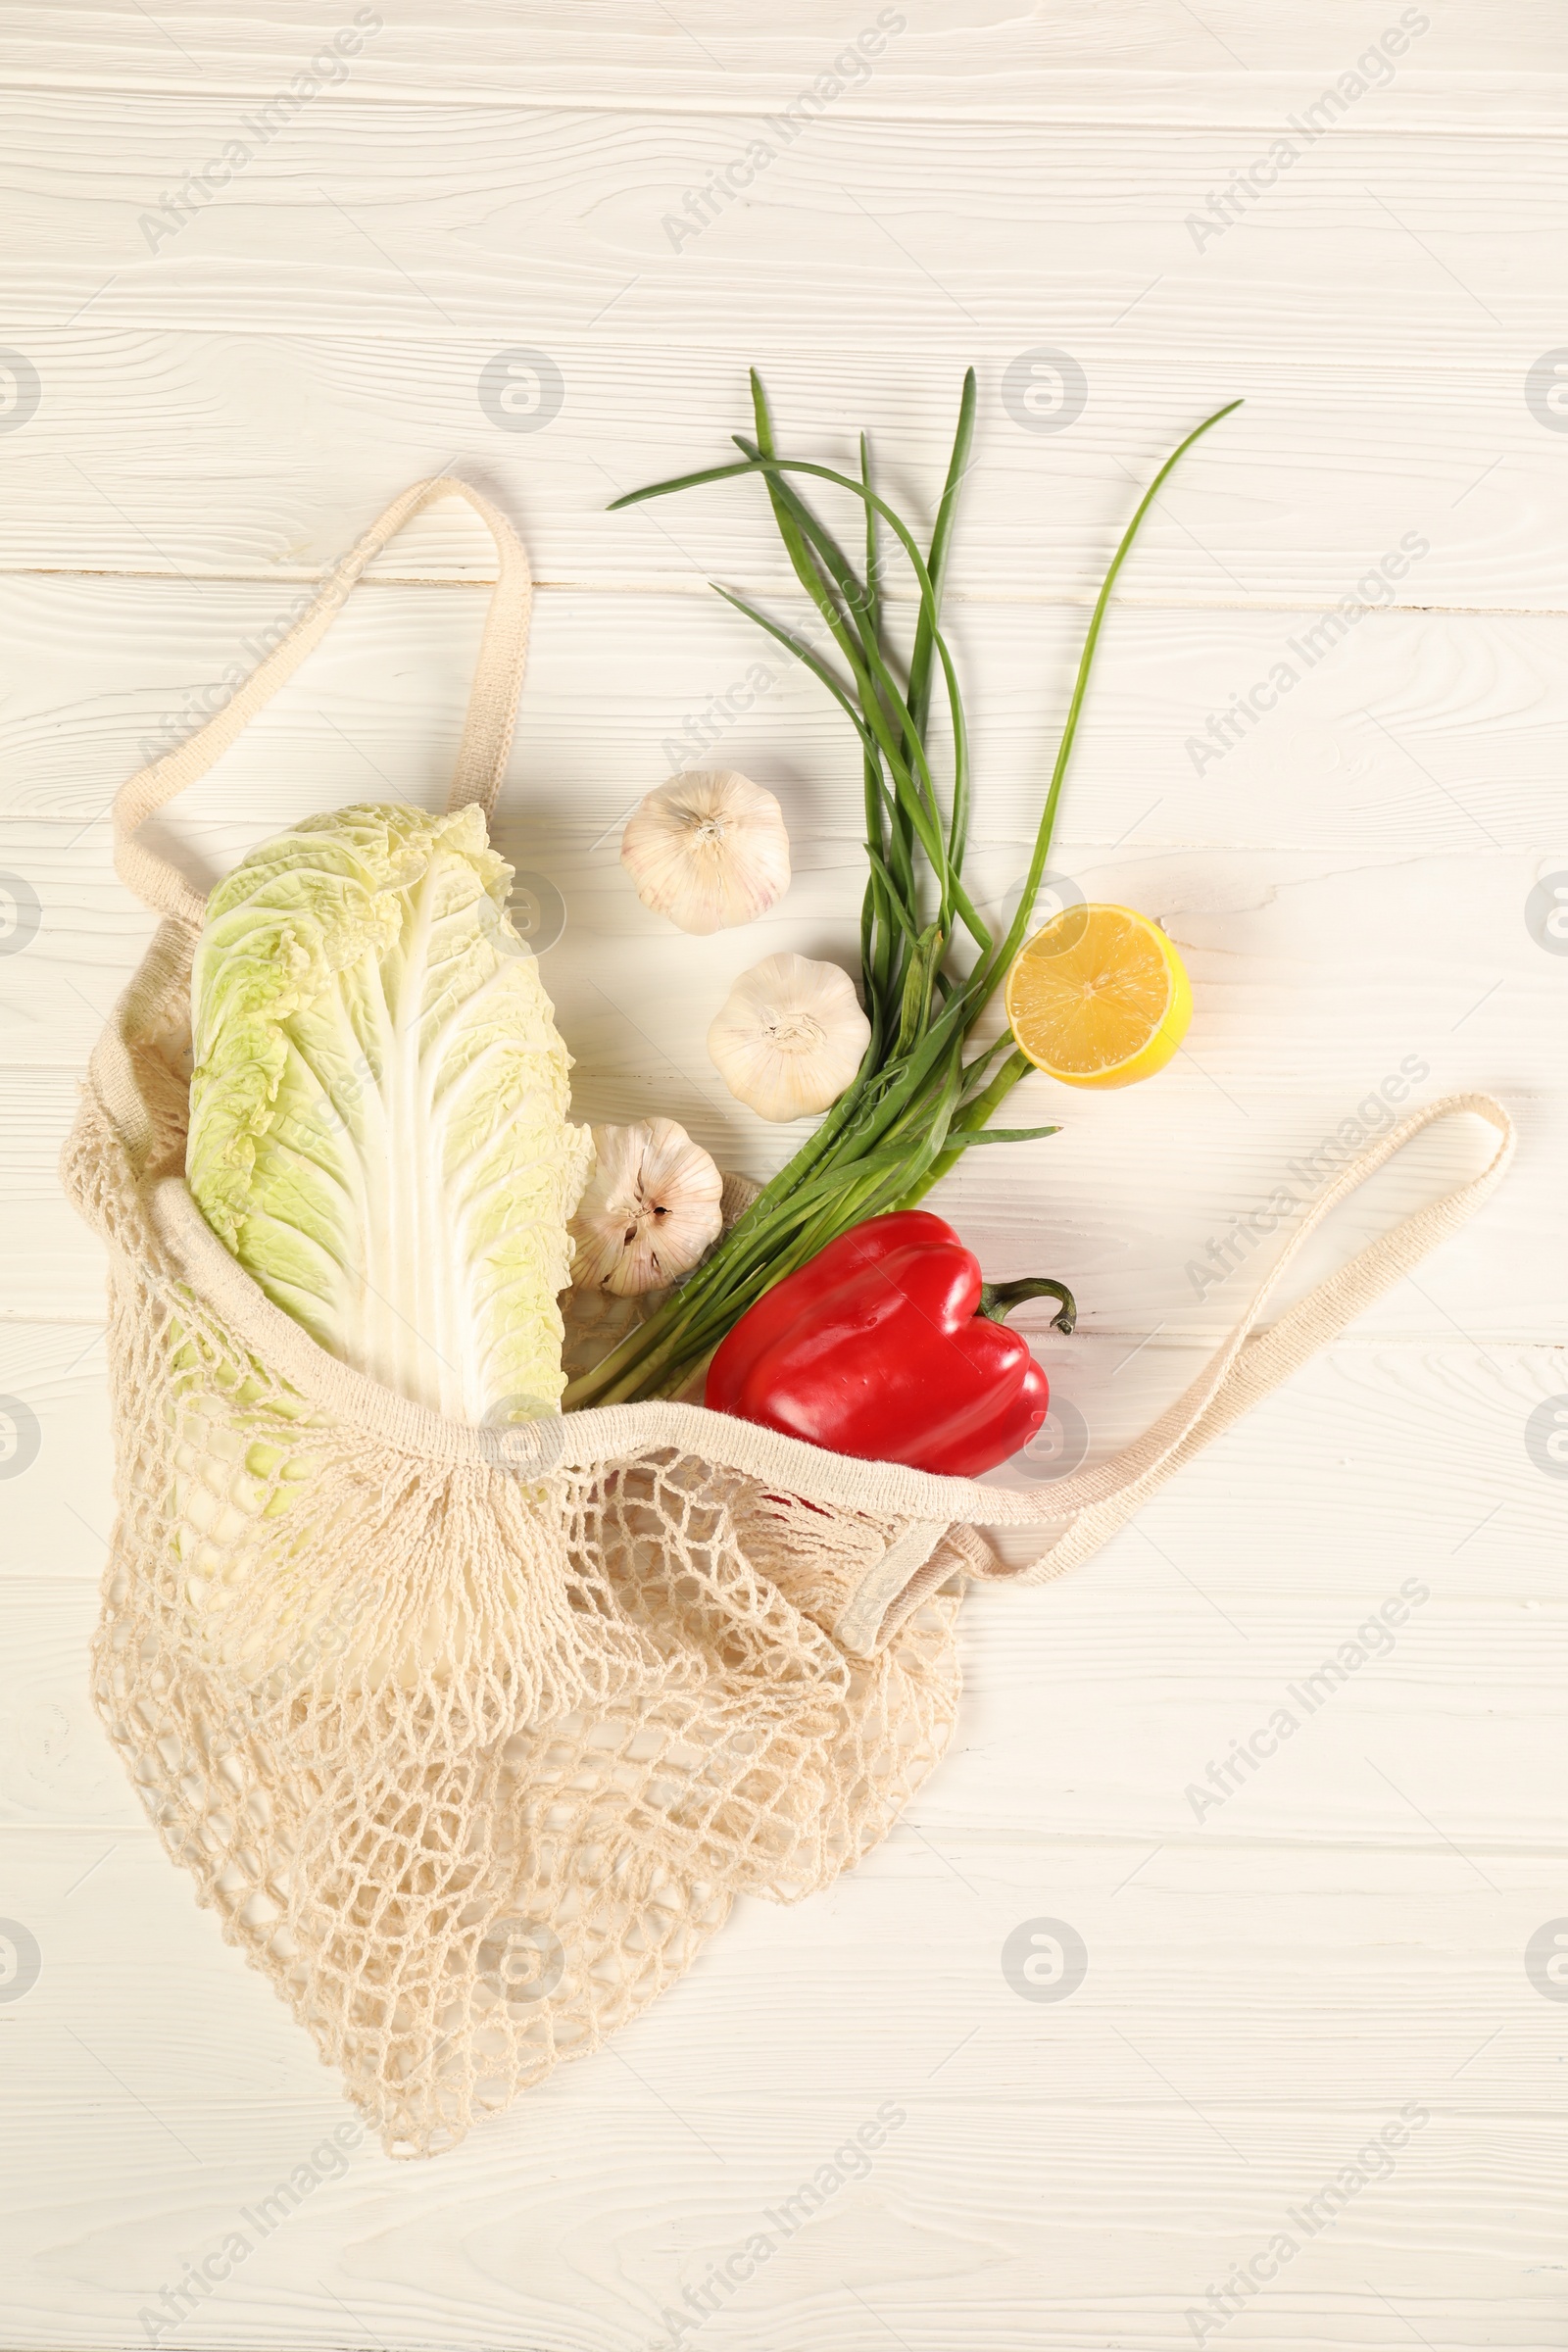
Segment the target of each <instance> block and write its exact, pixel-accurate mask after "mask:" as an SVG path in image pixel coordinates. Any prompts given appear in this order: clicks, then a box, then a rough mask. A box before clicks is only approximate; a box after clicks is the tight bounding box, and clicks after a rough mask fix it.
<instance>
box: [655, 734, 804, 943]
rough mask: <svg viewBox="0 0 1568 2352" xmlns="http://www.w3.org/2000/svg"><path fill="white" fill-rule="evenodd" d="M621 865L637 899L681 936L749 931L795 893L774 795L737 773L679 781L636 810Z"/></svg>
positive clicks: (706, 772)
mask: <svg viewBox="0 0 1568 2352" xmlns="http://www.w3.org/2000/svg"><path fill="white" fill-rule="evenodd" d="M620 862H621V864H622V865H623V866H624V867H625V868H626V871H627V873H628V874H630V876H631V878H632V880H633V882H634V883H635V884H636V885H637V896H638V897H639V898H640V899H641V901H642V903H643V905H644V906H645V907H652V908H653V910H654V912H655V913H656V914H667V915H668V917H669V919H670V921H671V922H672V923H675V924H678V925H679V927H680V929H681V930H682V931H695V932H709V931H727V930H728V929H729V928H730V926H731V925H732V924H734V923H750V922H753V921H755V920H756V918H757V916H758V915H760V914H762V913H764V912H765V911H766V909H767V908H768V907H771V906H772V904H773V901H774V900H775V899H777V898H782V896H783V894H784V893H785V891H786V890H788V888H789V886H790V839H789V835H788V834H787V833H786V832H785V830H784V818H783V815H782V813H781V811H780V809H779V805H778V803H777V801H776V800H774V798H773V795H772V794H771V793H770V792H767V791H765V790H764V789H763V787H762V786H761V785H760V784H753V783H751V782H750V781H749V780H748V778H747V777H745V776H738V775H736V773H735V771H734V770H733V768H727V767H715V768H705V769H701V770H698V771H696V772H694V773H693V774H691V775H687V776H674V777H672V778H671V779H670V781H669V782H668V783H667V784H661V785H660V786H659V788H658V790H657V791H656V792H651V793H650V794H649V795H648V797H647V799H646V800H645V801H643V802H641V803H640V804H639V806H638V807H637V808H636V809H633V811H632V814H631V817H630V819H629V821H628V823H627V826H626V830H625V832H624V833H623V834H622V836H621V842H620Z"/></svg>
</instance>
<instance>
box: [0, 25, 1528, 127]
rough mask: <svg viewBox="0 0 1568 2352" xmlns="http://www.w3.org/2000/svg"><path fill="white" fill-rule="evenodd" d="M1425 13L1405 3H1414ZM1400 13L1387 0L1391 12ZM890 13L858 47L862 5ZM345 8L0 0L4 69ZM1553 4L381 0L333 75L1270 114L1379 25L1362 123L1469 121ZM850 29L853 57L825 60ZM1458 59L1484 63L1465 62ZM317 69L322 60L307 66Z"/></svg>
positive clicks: (247, 53)
mask: <svg viewBox="0 0 1568 2352" xmlns="http://www.w3.org/2000/svg"><path fill="white" fill-rule="evenodd" d="M1419 13H1420V14H1423V15H1425V14H1426V12H1425V11H1422V12H1419ZM1410 14H1411V12H1408V11H1406V12H1405V16H1406V19H1407V20H1408V18H1409V16H1410ZM890 16H896V17H899V18H902V19H903V20H904V22H903V25H902V26H901V27H900V28H899V29H897V30H894V31H891V32H890V34H889V35H888V37H886V38H885V39H884V40H883V41H882V42H881V43H880V45H879V44H878V43H877V41H876V39H875V37H874V35H875V32H876V28H877V26H878V24H879V20H880V21H881V23H882V24H883V25H886V23H887V20H888V18H889V17H890ZM350 22H352V12H350V11H346V10H345V11H341V12H338V13H337V14H335V15H331V16H329V17H328V16H323V17H322V18H321V20H320V22H319V24H318V25H302V23H301V20H300V15H299V12H298V11H297V10H294V9H290V8H288V7H286V6H282V5H278V4H277V0H272V4H271V5H267V4H261V5H255V4H253V5H252V6H249V7H247V8H246V9H245V11H244V13H243V14H242V15H239V14H235V13H233V12H228V11H223V10H221V9H217V8H214V7H212V6H211V5H208V4H206V0H170V4H169V5H165V6H163V7H161V8H160V10H159V12H158V15H157V18H156V21H149V22H146V23H143V22H142V21H141V20H140V18H139V17H138V16H137V15H133V14H131V13H130V12H129V11H125V12H122V11H120V10H118V9H110V8H98V9H94V10H92V11H90V12H88V11H86V10H82V9H77V10H75V11H70V10H45V9H43V8H41V7H37V6H34V7H23V8H19V9H18V10H17V11H16V13H15V18H14V20H13V29H12V37H11V39H10V41H9V42H8V54H7V79H8V80H9V81H11V82H12V83H13V84H28V83H32V84H43V85H54V84H64V85H66V86H71V85H73V84H74V85H79V86H87V87H94V88H103V87H108V86H113V87H123V88H129V89H135V90H146V91H156V92H165V91H170V90H185V91H198V90H212V89H214V88H223V89H229V90H233V91H236V92H240V93H245V94H252V93H260V94H270V92H271V91H272V89H273V88H274V87H276V86H277V85H278V84H279V82H281V83H282V85H283V86H284V87H287V86H288V85H289V84H290V82H291V80H292V77H293V75H294V74H295V73H297V72H299V71H301V70H302V69H304V68H306V67H308V65H309V62H310V59H311V57H312V56H313V54H316V53H317V50H316V45H317V44H319V43H323V42H325V41H326V40H328V39H329V38H330V37H331V35H332V34H333V33H335V32H336V31H337V30H338V27H339V25H340V24H343V25H347V24H349V23H350ZM1399 25H1400V18H1399V16H1398V14H1397V12H1396V11H1393V10H1391V9H1390V8H1388V7H1387V6H1385V5H1382V4H1381V0H1353V4H1352V5H1349V6H1345V7H1341V8H1339V9H1337V10H1336V11H1335V13H1334V16H1333V17H1332V18H1331V19H1326V20H1325V19H1318V18H1314V17H1311V16H1304V15H1298V14H1294V13H1282V14H1281V15H1279V16H1274V17H1270V16H1266V15H1262V14H1260V13H1259V12H1258V11H1256V10H1254V9H1249V8H1248V7H1246V6H1245V5H1238V4H1237V0H1222V4H1221V5H1219V6H1210V7H1207V8H1205V10H1204V11H1203V14H1202V15H1201V17H1197V16H1194V14H1193V13H1192V11H1191V10H1190V9H1186V8H1183V7H1182V6H1181V5H1180V0H1138V5H1136V6H1134V7H1127V8H1122V9H1119V10H1117V11H1116V13H1115V15H1114V16H1111V17H1107V16H1106V15H1105V14H1104V12H1103V11H1101V10H1098V9H1094V8H1086V7H1062V8H1054V9H1051V10H1049V11H1042V12H1038V13H1036V14H1033V15H1030V16H1027V17H1005V16H997V17H995V18H994V19H992V20H990V21H987V19H986V18H985V17H984V15H983V14H982V12H980V11H976V10H964V11H956V10H954V9H953V8H950V7H932V6H930V5H920V4H919V0H916V4H915V5H914V6H912V7H901V8H899V9H898V10H895V11H887V10H883V11H878V10H876V9H873V8H870V7H867V8H865V9H864V10H862V11H861V12H860V13H859V15H858V16H857V17H853V18H852V17H847V16H846V14H845V12H844V10H843V9H842V7H840V6H838V5H836V4H834V5H829V4H828V0H801V4H800V5H798V6H796V7H794V8H792V9H791V10H790V12H789V15H788V16H787V17H786V18H776V19H771V20H770V19H765V18H762V17H760V16H748V15H747V14H746V13H745V12H737V11H736V10H734V9H732V8H726V7H725V6H724V5H723V4H722V0H697V5H692V4H691V0H688V5H686V6H684V7H683V8H682V9H681V11H680V14H679V16H678V18H677V17H669V16H667V15H665V14H662V13H660V12H654V11H649V10H646V9H640V8H638V7H636V6H635V5H634V4H632V0H609V4H606V0H601V5H600V6H599V7H598V8H597V9H596V11H595V14H594V18H593V21H592V25H591V27H590V26H589V25H587V24H585V23H584V20H583V18H582V16H581V14H580V13H579V12H577V11H575V10H573V9H572V8H571V7H570V6H569V5H563V4H556V5H546V6H535V7H532V8H530V10H529V13H528V17H527V20H526V25H520V24H519V22H518V20H517V18H516V16H515V12H514V11H513V10H511V9H509V8H508V7H506V6H505V5H496V4H495V0H466V5H464V6H463V7H462V8H461V9H438V8H436V7H435V6H433V5H431V6H426V7H415V8H400V9H399V12H398V17H397V21H396V23H393V24H384V25H382V26H381V27H380V29H379V30H377V31H376V32H375V34H374V36H373V38H372V39H371V40H370V41H368V43H367V44H366V46H365V48H364V49H363V50H362V51H361V52H360V53H359V55H358V56H357V57H356V58H355V59H354V61H353V64H352V67H351V73H352V78H351V79H349V80H348V81H347V82H346V83H345V84H344V85H343V91H344V94H345V95H362V94H364V93H366V92H373V93H374V94H376V95H387V94H390V93H392V92H396V93H397V94H398V95H399V96H400V97H404V98H407V99H410V100H415V101H423V102H426V103H431V104H439V103H447V102H450V101H452V100H453V99H457V98H461V99H464V100H466V102H468V103H470V104H473V103H483V104H509V103H510V104H526V105H528V106H530V107H539V106H542V105H546V104H549V105H556V106H560V105H563V104H584V103H588V104H600V105H606V104H609V105H614V106H619V107H629V108H637V109H670V108H674V109H682V110H684V109H688V108H696V107H701V108H708V109H711V110H713V111H719V112H726V113H727V112H731V111H733V110H735V109H737V108H739V107H742V106H751V107H756V108H758V109H759V110H764V109H766V110H770V109H773V108H778V107H784V106H788V105H789V104H790V102H791V101H792V100H794V99H796V98H797V97H798V96H799V94H800V92H801V90H802V89H803V88H810V87H812V86H813V85H815V84H816V83H817V81H818V78H819V76H821V75H822V74H823V73H829V72H831V71H832V68H833V66H834V63H835V61H836V60H843V61H845V62H843V63H842V64H841V66H840V71H839V73H837V74H835V75H834V78H835V79H836V80H839V81H840V82H842V83H843V84H845V85H846V86H845V87H844V88H843V90H842V94H841V95H839V96H837V97H835V98H834V99H833V101H832V103H833V107H834V111H835V113H836V114H837V115H838V116H839V117H840V118H841V119H858V118H871V119H876V118H879V117H884V116H889V115H901V114H910V113H912V114H915V115H919V116H925V117H935V118H940V119H943V120H949V121H951V120H966V121H974V122H990V121H996V120H999V119H1000V120H1013V121H1018V120H1027V121H1036V122H1054V121H1061V120H1063V119H1069V120H1070V119H1073V118H1074V117H1089V118H1094V117H1096V116H1098V117H1100V118H1101V119H1104V118H1106V117H1109V118H1110V119H1111V120H1119V121H1123V122H1126V121H1141V120H1148V121H1151V122H1169V121H1171V120H1176V121H1190V120H1193V119H1199V120H1202V121H1205V122H1214V121H1216V120H1235V121H1238V122H1243V123H1272V122H1275V121H1279V120H1281V119H1283V118H1284V117H1285V116H1286V115H1287V114H1288V112H1289V111H1291V110H1292V109H1294V108H1296V107H1298V106H1299V105H1301V104H1302V103H1305V102H1308V101H1309V100H1310V99H1312V98H1313V97H1315V96H1316V95H1317V94H1318V93H1319V91H1320V90H1321V88H1322V87H1323V85H1324V83H1325V82H1328V83H1330V84H1332V83H1333V82H1335V81H1336V80H1337V78H1338V76H1339V75H1340V74H1341V73H1344V72H1345V71H1347V70H1348V69H1350V68H1353V66H1354V63H1355V61H1356V59H1357V58H1358V57H1360V56H1362V55H1364V54H1365V53H1366V51H1367V50H1368V48H1370V47H1372V46H1373V45H1375V44H1378V43H1380V41H1381V40H1382V38H1383V36H1384V35H1385V34H1387V33H1388V32H1389V31H1390V29H1391V28H1392V29H1393V31H1394V34H1395V38H1394V40H1393V41H1392V42H1391V43H1390V44H1389V47H1388V49H1387V50H1386V51H1385V54H1386V55H1392V56H1393V58H1394V60H1395V62H1396V67H1397V72H1396V74H1395V75H1389V76H1385V75H1383V74H1382V72H1381V69H1379V68H1378V67H1377V66H1376V65H1373V66H1372V67H1370V68H1369V69H1368V78H1371V79H1374V82H1375V86H1373V87H1372V88H1370V89H1368V90H1367V92H1366V94H1365V96H1364V97H1363V98H1361V99H1360V100H1358V101H1357V105H1358V109H1359V110H1360V111H1361V112H1362V113H1367V114H1372V115H1373V116H1374V119H1376V120H1378V121H1380V122H1387V121H1389V120H1403V119H1406V118H1408V117H1409V116H1411V115H1415V116H1416V117H1417V119H1418V120H1420V121H1422V122H1427V121H1438V122H1443V123H1450V122H1457V123H1467V122H1473V123H1493V124H1495V123H1496V122H1497V120H1498V118H1499V115H1502V116H1503V117H1504V118H1505V120H1506V121H1507V123H1508V125H1509V127H1510V128H1511V129H1514V130H1516V131H1528V130H1529V129H1531V128H1532V127H1534V126H1536V125H1538V124H1544V123H1549V122H1550V121H1552V120H1553V116H1552V113H1551V108H1552V103H1553V99H1554V97H1555V90H1556V84H1557V82H1558V80H1559V79H1560V75H1558V74H1557V73H1553V71H1552V70H1551V67H1552V60H1553V58H1554V54H1555V53H1554V49H1553V42H1552V35H1553V33H1554V32H1555V30H1556V25H1557V20H1556V18H1555V16H1554V15H1553V13H1552V11H1551V9H1550V7H1549V5H1548V4H1547V0H1509V5H1508V7H1506V8H1505V9H1501V10H1498V9H1495V8H1494V9H1490V10H1489V9H1484V8H1483V6H1482V5H1481V0H1458V4H1454V0H1449V5H1447V6H1446V7H1445V8H1443V9H1442V10H1441V11H1438V12H1435V13H1433V14H1432V15H1430V16H1428V18H1427V22H1426V24H1425V25H1424V26H1423V27H1422V28H1421V29H1420V30H1419V31H1418V32H1417V33H1415V35H1414V37H1413V38H1411V39H1410V40H1409V41H1408V43H1407V44H1401V42H1400V40H1399V37H1398V36H1399ZM862 32H870V33H872V35H873V38H872V40H871V41H870V42H868V43H867V44H866V45H865V47H864V48H863V49H862V56H865V57H867V58H868V60H869V63H870V66H871V71H870V73H863V72H862V71H860V70H859V69H858V68H857V67H856V66H855V64H854V63H852V62H850V61H849V60H848V59H847V58H846V51H847V49H848V48H849V47H850V46H851V45H852V44H853V43H854V42H855V41H856V39H857V36H858V35H859V34H860V33H862ZM1478 57H1480V58H1482V59H1484V61H1485V63H1484V65H1483V66H1482V67H1480V68H1478V66H1477V62H1476V61H1477V59H1478ZM327 70H328V71H330V70H331V69H330V68H328V69H327Z"/></svg>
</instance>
